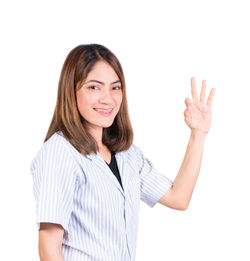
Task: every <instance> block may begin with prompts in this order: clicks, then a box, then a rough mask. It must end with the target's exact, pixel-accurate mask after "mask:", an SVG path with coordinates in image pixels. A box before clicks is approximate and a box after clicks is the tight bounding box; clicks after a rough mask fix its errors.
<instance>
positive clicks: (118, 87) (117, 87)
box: [113, 86, 121, 90]
mask: <svg viewBox="0 0 250 261" xmlns="http://www.w3.org/2000/svg"><path fill="white" fill-rule="evenodd" d="M120 89H121V86H115V87H113V90H120Z"/></svg>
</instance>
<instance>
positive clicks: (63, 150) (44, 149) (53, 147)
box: [31, 132, 74, 169]
mask: <svg viewBox="0 0 250 261" xmlns="http://www.w3.org/2000/svg"><path fill="white" fill-rule="evenodd" d="M72 147H73V146H72V145H71V144H70V143H69V142H68V141H67V140H66V139H65V138H64V137H63V136H62V135H61V134H60V133H59V132H56V133H54V134H53V135H52V136H51V137H50V138H49V139H48V140H47V141H46V142H44V143H43V145H42V146H41V148H40V149H39V151H38V152H37V154H36V155H35V157H34V158H33V160H32V162H31V169H32V168H34V167H35V166H38V165H39V166H41V165H47V164H60V162H62V161H67V162H68V163H69V162H74V156H73V152H74V151H73V148H72Z"/></svg>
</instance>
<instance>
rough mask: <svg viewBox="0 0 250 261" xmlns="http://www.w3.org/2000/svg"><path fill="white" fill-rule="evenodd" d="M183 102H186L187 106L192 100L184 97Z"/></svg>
mask: <svg viewBox="0 0 250 261" xmlns="http://www.w3.org/2000/svg"><path fill="white" fill-rule="evenodd" d="M185 104H186V106H188V105H190V104H192V101H191V100H190V99H189V98H187V99H185Z"/></svg>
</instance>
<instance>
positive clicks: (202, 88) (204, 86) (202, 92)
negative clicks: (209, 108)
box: [200, 80, 207, 103]
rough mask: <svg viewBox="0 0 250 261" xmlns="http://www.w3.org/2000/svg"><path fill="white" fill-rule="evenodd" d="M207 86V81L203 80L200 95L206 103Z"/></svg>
mask: <svg viewBox="0 0 250 261" xmlns="http://www.w3.org/2000/svg"><path fill="white" fill-rule="evenodd" d="M206 86H207V81H206V80H203V81H202V85H201V95H200V102H201V103H205V99H206Z"/></svg>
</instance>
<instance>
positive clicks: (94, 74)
mask: <svg viewBox="0 0 250 261" xmlns="http://www.w3.org/2000/svg"><path fill="white" fill-rule="evenodd" d="M92 79H94V80H103V81H107V82H109V81H115V80H119V77H118V75H117V74H116V72H115V71H114V69H113V68H112V66H111V65H109V64H108V63H107V62H105V61H98V62H97V63H96V64H95V65H94V67H93V68H92V70H91V71H90V72H89V73H88V76H87V79H86V80H92Z"/></svg>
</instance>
